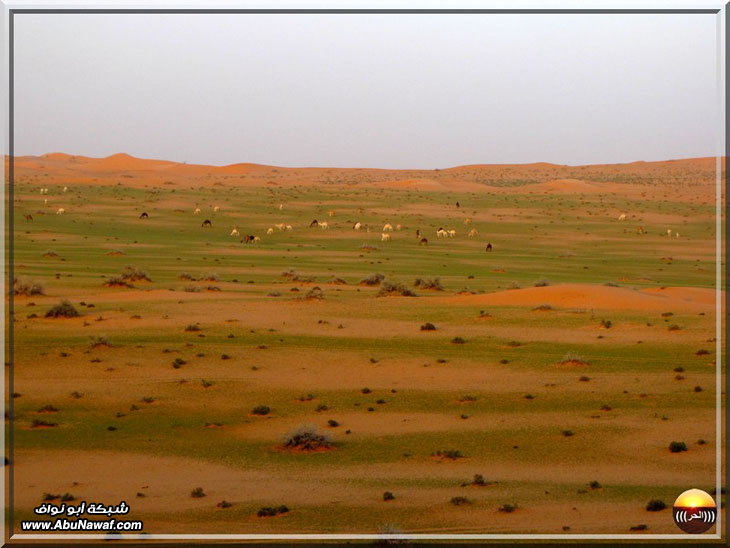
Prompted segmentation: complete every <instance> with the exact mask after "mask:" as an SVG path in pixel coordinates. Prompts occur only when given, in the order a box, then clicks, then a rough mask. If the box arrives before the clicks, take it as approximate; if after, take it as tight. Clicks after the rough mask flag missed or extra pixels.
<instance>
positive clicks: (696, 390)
mask: <svg viewBox="0 0 730 548" xmlns="http://www.w3.org/2000/svg"><path fill="white" fill-rule="evenodd" d="M694 391H695V392H702V387H701V386H695V388H694Z"/></svg>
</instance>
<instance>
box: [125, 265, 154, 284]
mask: <svg viewBox="0 0 730 548" xmlns="http://www.w3.org/2000/svg"><path fill="white" fill-rule="evenodd" d="M122 279H124V280H126V281H128V282H139V281H145V282H150V281H152V280H150V279H149V277H148V276H147V273H146V272H145V271H144V270H139V269H137V268H133V267H131V266H128V267H126V268H125V269H124V270H123V271H122Z"/></svg>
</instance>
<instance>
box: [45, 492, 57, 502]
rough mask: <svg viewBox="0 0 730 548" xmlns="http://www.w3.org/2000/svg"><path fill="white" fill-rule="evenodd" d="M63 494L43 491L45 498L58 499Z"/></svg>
mask: <svg viewBox="0 0 730 548" xmlns="http://www.w3.org/2000/svg"><path fill="white" fill-rule="evenodd" d="M60 498H61V495H54V494H53V493H43V500H44V501H46V500H57V499H60Z"/></svg>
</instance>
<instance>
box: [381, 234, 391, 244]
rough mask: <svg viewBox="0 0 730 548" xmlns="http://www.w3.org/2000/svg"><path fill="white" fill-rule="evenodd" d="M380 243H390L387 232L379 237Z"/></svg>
mask: <svg viewBox="0 0 730 548" xmlns="http://www.w3.org/2000/svg"><path fill="white" fill-rule="evenodd" d="M380 241H381V242H389V241H390V234H388V233H387V232H383V233H382V234H381V235H380Z"/></svg>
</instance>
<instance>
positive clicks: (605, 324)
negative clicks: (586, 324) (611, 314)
mask: <svg viewBox="0 0 730 548" xmlns="http://www.w3.org/2000/svg"><path fill="white" fill-rule="evenodd" d="M612 325H613V322H612V321H611V320H601V327H605V328H606V329H610V328H611V326H612Z"/></svg>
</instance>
